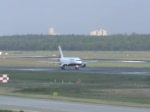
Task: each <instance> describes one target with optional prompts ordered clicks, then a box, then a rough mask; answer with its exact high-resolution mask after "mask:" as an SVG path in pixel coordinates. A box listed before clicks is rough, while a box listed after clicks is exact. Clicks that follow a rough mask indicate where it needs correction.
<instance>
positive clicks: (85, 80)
mask: <svg viewBox="0 0 150 112" xmlns="http://www.w3.org/2000/svg"><path fill="white" fill-rule="evenodd" d="M1 73H8V74H10V78H11V83H10V85H11V84H22V83H23V84H31V85H32V84H38V83H39V84H45V83H47V84H51V86H48V87H35V88H32V87H31V88H30V87H27V88H26V87H23V88H18V89H17V88H16V89H14V90H13V89H12V91H11V92H12V94H16V95H17V94H18V93H20V94H24V95H33V96H36V95H37V96H38V95H42V96H43V95H44V96H47V98H48V99H51V98H52V99H55V98H54V97H51V96H53V93H54V92H58V97H57V98H56V99H58V100H59V97H60V98H61V97H67V98H75V99H82V100H83V99H85V100H88V102H92V101H93V100H96V102H97V103H101V101H105V103H106V102H107V103H106V104H109V102H111V103H112V102H127V103H136V104H140V105H149V104H150V100H149V99H150V76H148V75H120V74H118V75H116V74H113V75H110V74H94V73H67V72H66V73H64V72H62V73H61V72H59V73H58V72H30V71H28V72H27V71H1ZM62 80H63V82H64V83H63V84H67V85H63V84H62ZM79 80H80V81H81V85H77V84H75V82H76V81H79ZM69 82H71V84H69ZM72 84H73V85H72ZM86 84H90V85H86ZM94 84H95V85H94Z"/></svg>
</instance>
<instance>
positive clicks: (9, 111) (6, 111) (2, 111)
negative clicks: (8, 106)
mask: <svg viewBox="0 0 150 112" xmlns="http://www.w3.org/2000/svg"><path fill="white" fill-rule="evenodd" d="M0 112H13V111H11V110H0Z"/></svg>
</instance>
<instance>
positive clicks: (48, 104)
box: [0, 96, 150, 112]
mask: <svg viewBox="0 0 150 112" xmlns="http://www.w3.org/2000/svg"><path fill="white" fill-rule="evenodd" d="M0 108H1V109H12V110H25V111H28V112H150V109H143V108H142V109H141V108H130V107H117V106H110V105H96V104H95V105H94V104H84V103H75V102H73V103H72V102H63V101H53V100H42V99H28V98H18V97H10V96H0Z"/></svg>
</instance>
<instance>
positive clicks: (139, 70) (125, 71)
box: [0, 67, 150, 75]
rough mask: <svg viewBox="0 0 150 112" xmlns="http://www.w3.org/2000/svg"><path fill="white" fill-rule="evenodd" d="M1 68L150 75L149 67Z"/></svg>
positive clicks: (8, 68)
mask: <svg viewBox="0 0 150 112" xmlns="http://www.w3.org/2000/svg"><path fill="white" fill-rule="evenodd" d="M0 70H18V71H47V72H70V73H72V72H76V73H99V74H135V75H150V69H149V68H107V67H106V68H105V67H101V68H80V69H79V70H75V69H74V67H73V68H66V69H65V70H62V69H60V68H57V67H56V68H48V67H47V68H46V67H44V68H42V67H0Z"/></svg>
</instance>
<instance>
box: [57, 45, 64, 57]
mask: <svg viewBox="0 0 150 112" xmlns="http://www.w3.org/2000/svg"><path fill="white" fill-rule="evenodd" d="M58 49H59V55H60V58H62V57H64V55H63V52H62V49H61V46H58Z"/></svg>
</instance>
